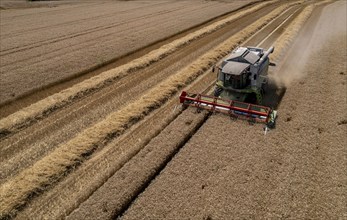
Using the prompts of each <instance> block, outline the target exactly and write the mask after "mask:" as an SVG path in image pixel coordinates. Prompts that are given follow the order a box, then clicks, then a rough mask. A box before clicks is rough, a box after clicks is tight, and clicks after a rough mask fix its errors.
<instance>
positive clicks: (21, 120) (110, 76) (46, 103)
mask: <svg viewBox="0 0 347 220" xmlns="http://www.w3.org/2000/svg"><path fill="white" fill-rule="evenodd" d="M276 1H277V0H273V1H268V2H264V3H261V4H258V5H256V6H254V7H252V8H249V9H246V10H244V11H241V12H239V13H237V14H235V15H232V16H230V17H227V18H225V19H222V20H220V21H218V22H215V23H213V24H211V25H208V26H206V27H204V28H202V29H200V30H198V31H195V32H193V33H190V34H188V35H187V36H185V37H182V38H180V39H177V40H175V41H173V42H172V43H169V44H166V45H164V46H162V47H160V48H159V49H157V50H154V51H152V52H150V53H149V54H147V55H145V56H143V57H141V58H138V59H136V60H134V61H132V62H131V63H128V64H125V65H122V66H120V67H118V68H115V69H112V70H109V71H105V72H103V73H101V74H99V75H97V76H94V77H92V78H90V79H87V80H85V81H83V82H81V83H79V84H77V85H74V86H72V87H71V88H68V89H66V90H63V91H61V92H59V93H57V94H54V95H52V96H49V97H47V98H45V99H43V100H41V101H39V102H37V103H34V104H32V105H31V106H29V107H27V108H24V109H22V110H20V111H18V112H15V113H13V114H12V115H9V116H7V117H6V118H3V119H1V120H0V136H1V135H8V134H10V133H12V132H14V131H16V130H18V129H19V128H22V127H25V126H27V125H30V124H31V123H33V122H34V121H36V120H39V119H41V118H43V117H45V116H47V115H48V114H50V113H51V112H53V111H54V110H56V109H58V108H62V107H64V106H66V105H67V104H69V103H71V102H73V101H74V100H76V99H78V98H81V97H83V96H85V95H87V94H89V93H91V92H93V91H96V90H100V89H101V88H103V87H105V86H107V85H109V84H111V83H112V82H114V81H116V80H118V79H120V78H122V77H125V76H126V75H128V74H129V73H131V72H133V71H134V70H137V69H141V68H144V67H146V66H149V65H151V64H152V63H155V62H157V61H159V60H161V59H163V58H164V57H166V56H168V55H169V54H171V53H173V52H175V51H176V50H178V49H179V48H181V47H182V46H184V45H186V44H188V43H189V42H191V41H193V40H195V39H198V38H200V37H202V36H204V35H206V34H208V33H211V32H214V31H216V30H218V29H220V28H222V27H224V26H225V25H227V24H228V23H230V22H232V21H234V20H236V19H238V18H240V17H242V16H245V15H247V14H251V13H253V12H255V11H257V10H259V9H260V8H263V7H265V6H267V5H269V4H272V3H274V2H276Z"/></svg>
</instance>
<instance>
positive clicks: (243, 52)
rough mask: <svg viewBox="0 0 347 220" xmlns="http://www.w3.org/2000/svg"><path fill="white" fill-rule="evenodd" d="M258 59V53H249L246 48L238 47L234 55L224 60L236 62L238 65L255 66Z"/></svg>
mask: <svg viewBox="0 0 347 220" xmlns="http://www.w3.org/2000/svg"><path fill="white" fill-rule="evenodd" d="M259 59H260V56H259V55H258V53H256V52H253V51H250V50H249V49H248V48H246V47H239V48H238V49H237V50H236V51H235V52H234V53H232V54H230V56H229V57H228V58H227V59H226V60H227V61H236V62H240V63H249V64H252V65H253V64H255V63H256V62H257V61H258V60H259Z"/></svg>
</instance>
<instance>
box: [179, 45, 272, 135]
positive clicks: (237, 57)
mask: <svg viewBox="0 0 347 220" xmlns="http://www.w3.org/2000/svg"><path fill="white" fill-rule="evenodd" d="M273 51H274V47H270V48H269V49H268V50H267V51H264V49H262V48H256V47H238V48H236V49H235V50H234V51H232V52H231V53H230V54H229V55H228V56H227V57H226V58H225V59H224V60H223V61H222V63H221V65H219V66H218V67H214V68H213V70H212V71H213V72H217V82H216V86H215V89H214V92H213V96H208V95H202V94H191V93H187V92H185V91H183V92H182V94H181V96H180V102H181V103H183V105H190V106H194V107H197V108H201V109H207V110H209V111H217V112H222V113H226V114H229V115H230V116H231V117H233V118H242V119H247V120H249V121H253V122H262V123H265V124H266V125H267V126H266V129H267V128H274V127H275V120H276V117H277V112H276V111H275V110H273V109H271V108H269V107H266V106H261V104H262V101H263V95H264V85H265V84H266V83H267V82H268V78H267V74H268V69H269V66H273V65H275V64H273V63H271V62H270V59H269V55H270V54H271V53H272V52H273Z"/></svg>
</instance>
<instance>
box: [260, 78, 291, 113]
mask: <svg viewBox="0 0 347 220" xmlns="http://www.w3.org/2000/svg"><path fill="white" fill-rule="evenodd" d="M286 90H287V88H286V87H285V86H284V85H278V84H276V83H275V82H274V81H272V80H269V82H268V83H267V84H266V85H264V97H263V103H262V105H264V106H268V107H270V108H272V109H277V108H278V107H279V105H280V104H281V101H282V98H283V96H284V94H285V93H286Z"/></svg>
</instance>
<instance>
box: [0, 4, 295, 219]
mask: <svg viewBox="0 0 347 220" xmlns="http://www.w3.org/2000/svg"><path fill="white" fill-rule="evenodd" d="M293 4H295V3H291V4H286V5H284V6H281V7H279V8H277V9H276V10H274V11H273V12H271V13H270V14H268V15H267V16H265V17H264V18H263V19H261V20H259V21H257V22H255V23H253V24H251V25H249V26H248V27H246V28H245V29H244V30H243V31H241V32H239V33H238V34H236V35H234V36H233V37H231V38H229V39H228V40H226V41H225V42H224V43H222V44H220V45H219V46H218V47H217V48H215V49H214V50H212V51H211V52H208V53H206V54H205V55H203V56H201V57H200V58H199V59H198V60H197V61H195V62H194V63H192V64H191V65H190V66H188V67H186V68H184V69H182V70H181V71H180V72H179V73H177V74H175V75H173V76H171V77H170V78H168V79H167V80H165V81H164V82H162V83H160V84H158V85H157V86H156V87H154V88H153V89H151V90H150V91H148V92H147V93H146V94H145V95H143V96H142V97H141V98H140V99H139V100H137V101H136V102H134V103H131V104H129V105H128V106H126V107H124V108H122V109H120V110H119V111H117V112H114V113H112V114H110V115H109V116H108V117H107V118H106V119H105V120H103V121H101V122H99V123H97V124H96V125H94V126H93V127H91V128H89V129H86V130H84V131H83V132H82V133H80V134H79V135H78V136H76V137H75V138H74V139H72V140H70V141H69V142H67V143H66V144H63V145H61V146H59V147H58V148H57V149H56V150H54V151H53V152H52V153H51V154H49V155H48V156H46V157H44V158H43V159H41V160H40V161H38V162H37V163H35V164H34V165H33V166H32V167H30V168H28V169H26V170H24V171H22V172H21V173H19V174H18V175H16V176H14V177H13V178H12V179H10V180H9V181H8V182H6V183H4V184H3V185H2V186H1V188H0V198H1V200H0V217H3V216H11V215H14V214H15V213H16V212H17V208H18V207H20V206H21V205H23V204H25V203H26V202H27V200H28V197H30V195H32V194H34V193H36V192H38V191H40V190H42V189H44V187H45V186H47V185H50V184H52V183H53V182H55V181H57V180H58V179H59V178H60V177H61V176H63V175H64V174H65V173H66V172H67V171H68V170H69V169H70V168H71V167H73V166H75V165H77V164H78V163H80V162H82V161H83V160H84V159H85V158H86V155H88V154H90V153H92V152H93V151H94V150H95V149H96V148H97V147H100V146H102V145H105V144H106V143H107V142H108V141H109V140H110V139H112V138H113V137H115V136H117V135H119V134H121V133H122V132H123V131H124V130H125V129H126V128H128V127H130V126H131V125H133V124H134V123H136V122H137V121H139V120H140V119H142V118H143V117H144V116H145V115H147V114H149V113H150V112H151V111H153V109H156V108H158V107H160V106H161V105H162V104H163V103H164V102H165V101H166V100H168V99H169V98H170V97H172V95H173V94H175V93H176V92H177V91H178V90H179V89H180V88H182V87H183V86H185V85H187V84H189V83H191V82H192V81H193V80H194V79H196V78H197V77H198V76H199V75H201V74H202V73H204V72H205V71H206V70H207V69H208V68H209V67H211V65H213V64H214V63H215V62H216V61H217V60H218V59H220V58H222V57H223V56H225V55H226V54H227V53H229V52H230V51H231V50H232V49H234V48H235V47H236V46H237V45H239V44H240V43H242V42H243V41H244V40H245V39H247V38H248V37H250V36H251V35H252V34H254V33H255V32H256V31H258V30H259V29H261V28H262V27H263V26H265V25H266V24H267V23H268V22H269V21H271V20H272V19H274V18H275V17H277V16H278V15H279V14H281V13H282V12H283V11H284V10H286V9H287V8H288V7H290V6H292V5H293Z"/></svg>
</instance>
